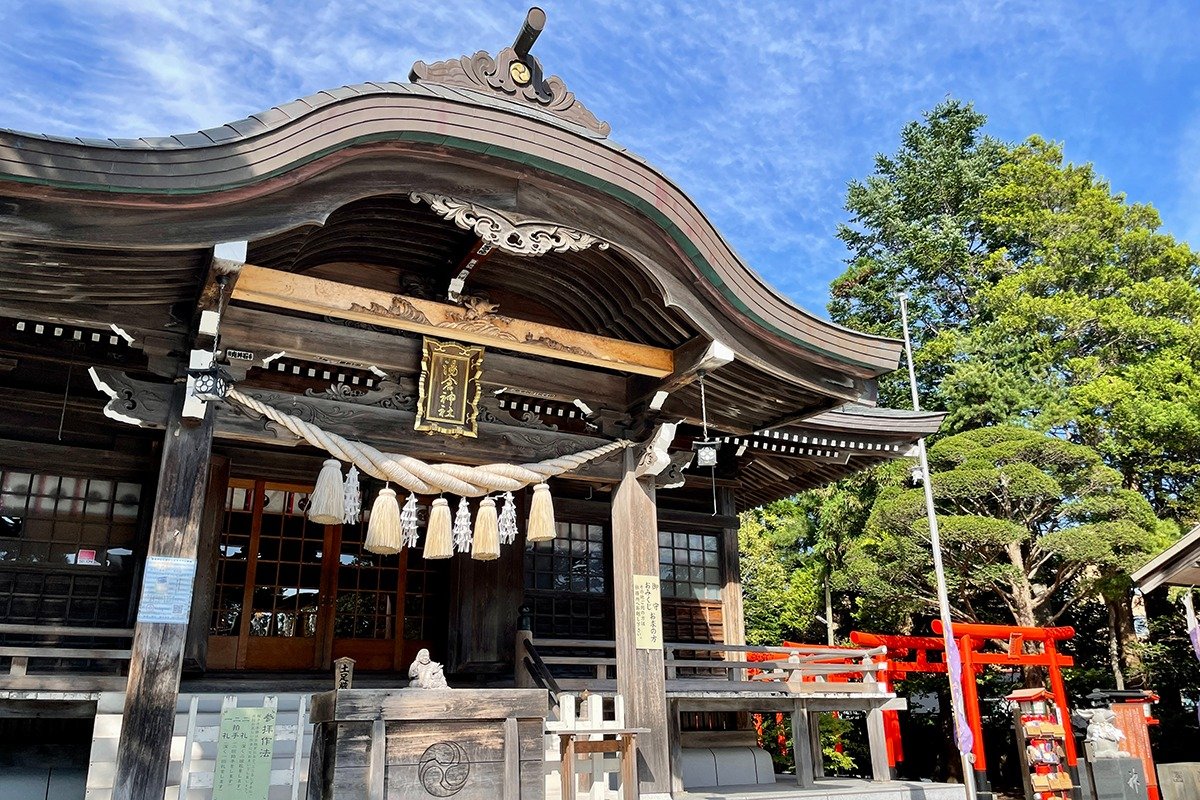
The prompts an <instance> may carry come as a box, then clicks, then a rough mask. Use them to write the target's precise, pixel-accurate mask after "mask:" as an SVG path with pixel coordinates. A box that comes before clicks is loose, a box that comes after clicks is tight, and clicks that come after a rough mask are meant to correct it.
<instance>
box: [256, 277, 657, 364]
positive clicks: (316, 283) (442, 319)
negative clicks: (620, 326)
mask: <svg viewBox="0 0 1200 800" xmlns="http://www.w3.org/2000/svg"><path fill="white" fill-rule="evenodd" d="M233 296H234V299H236V300H240V301H243V302H247V303H259V304H262V305H267V306H273V307H276V308H288V309H292V310H293V311H303V312H306V313H309V314H322V315H328V316H333V317H337V318H339V319H348V320H354V321H356V322H365V323H368V324H371V325H378V326H382V327H387V328H396V329H397V330H405V331H412V332H414V333H420V334H425V335H429V336H441V337H446V338H452V339H455V340H458V341H462V342H470V343H471V344H481V345H485V346H487V347H494V348H499V349H501V350H509V351H512V352H517V353H528V354H531V355H539V356H545V357H548V358H553V359H556V360H558V361H569V362H574V363H576V364H589V365H591V366H597V367H607V368H609V369H614V370H619V371H622V372H629V373H634V374H641V375H652V376H655V377H662V376H664V375H670V374H671V372H672V371H674V369H675V365H674V356H673V353H672V351H670V350H667V349H664V348H661V347H651V346H650V345H644V344H638V343H636V342H626V341H621V340H619V339H610V338H608V337H604V336H596V335H593V334H589V333H583V332H580V331H573V330H569V329H567V328H559V327H556V326H553V325H541V324H539V323H535V322H527V321H525V320H519V319H512V318H510V317H504V316H501V315H499V314H496V313H495V312H494V309H492V308H488V307H484V306H478V305H477V306H473V307H471V306H468V307H466V308H464V307H461V306H454V305H448V304H446V303H437V302H434V301H432V300H422V299H420V298H416V297H405V296H404V295H399V294H391V293H389V292H381V291H379V290H376V289H364V288H361V287H358V286H350V285H348V284H344V283H335V282H334V281H327V280H322V279H320V278H311V277H308V276H306V275H296V274H294V273H290V272H281V271H279V270H273V269H266V268H264V267H256V266H251V265H250V264H247V265H245V266H243V267H242V270H241V277H240V279H239V280H238V285H237V287H236V288H235V290H234V294H233Z"/></svg>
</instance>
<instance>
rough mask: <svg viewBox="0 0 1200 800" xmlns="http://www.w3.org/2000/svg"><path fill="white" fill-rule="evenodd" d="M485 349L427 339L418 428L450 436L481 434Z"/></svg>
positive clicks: (418, 405) (421, 380) (423, 356)
mask: <svg viewBox="0 0 1200 800" xmlns="http://www.w3.org/2000/svg"><path fill="white" fill-rule="evenodd" d="M482 374H483V348H482V347H468V346H466V345H462V344H459V343H458V342H441V341H438V340H437V339H431V338H429V337H428V336H426V337H425V338H424V346H423V348H422V351H421V379H420V383H419V385H418V397H417V419H416V424H415V428H416V429H417V430H418V431H426V432H427V433H442V434H445V435H447V436H470V437H472V438H474V437H475V436H477V435H478V432H479V396H480V394H481V392H482V391H483V384H482V383H481V381H480V379H481V377H482Z"/></svg>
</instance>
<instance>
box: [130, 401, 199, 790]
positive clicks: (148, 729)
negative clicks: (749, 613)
mask: <svg viewBox="0 0 1200 800" xmlns="http://www.w3.org/2000/svg"><path fill="white" fill-rule="evenodd" d="M185 391H186V388H185V387H184V385H183V384H179V385H177V386H176V388H175V395H174V400H173V402H172V404H171V412H170V416H169V418H168V422H167V429H166V433H165V434H164V437H163V450H162V463H161V466H160V467H159V473H158V494H157V496H156V498H155V501H154V519H153V522H152V524H151V527H150V545H149V548H148V551H147V556H148V557H155V556H164V557H169V558H178V559H190V560H191V561H192V562H193V567H194V564H195V561H196V555H197V553H196V551H197V545H198V542H199V539H200V525H201V519H202V517H203V513H204V499H205V492H206V488H207V486H206V485H207V483H208V481H207V478H208V461H209V455H210V452H211V449H212V432H213V409H212V403H209V404H208V406H209V407H208V409H207V413H206V414H205V415H204V419H203V420H201V421H200V422H199V424H195V425H184V424H182V422H181V416H180V415H181V412H182V410H183V401H184V393H185ZM146 572H147V577H148V578H149V577H152V576H151V575H150V570H149V569H148V570H146ZM192 578H193V580H194V573H193V576H192ZM148 583H149V581H144V582H143V587H142V598H141V601H140V604H139V608H138V622H137V625H136V626H135V628H134V634H133V653H132V656H131V658H130V660H129V683H128V686H127V689H126V694H125V712H124V716H123V717H122V720H121V739H120V744H119V746H118V749H117V768H116V775H115V777H114V782H113V798H114V799H115V800H162V796H163V791H164V790H165V788H166V783H167V766H168V763H169V761H170V756H171V734H172V730H173V728H174V726H175V703H176V701H177V699H178V694H179V674H180V671H181V668H182V665H183V651H184V645H185V643H186V638H187V618H186V617H187V613H186V611H185V613H184V614H183V615H182V616H183V617H184V618H183V619H181V620H179V621H177V622H143V621H142V617H143V616H144V614H143V611H144V610H145V609H146V608H147V602H146V597H147V592H148V591H154V587H153V586H147V584H148Z"/></svg>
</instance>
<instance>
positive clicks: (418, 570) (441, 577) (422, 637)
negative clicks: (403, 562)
mask: <svg viewBox="0 0 1200 800" xmlns="http://www.w3.org/2000/svg"><path fill="white" fill-rule="evenodd" d="M424 544H425V542H424V538H422V540H421V544H420V545H419V546H417V547H415V548H412V549H410V550H409V551H408V573H407V575H406V576H405V583H404V638H405V639H407V640H409V641H438V640H441V639H443V638H444V637H445V635H446V617H447V614H448V613H449V608H448V602H447V600H448V598H449V596H450V591H449V584H450V581H449V577H448V575H449V566H450V562H449V561H448V560H434V561H426V560H425V548H424Z"/></svg>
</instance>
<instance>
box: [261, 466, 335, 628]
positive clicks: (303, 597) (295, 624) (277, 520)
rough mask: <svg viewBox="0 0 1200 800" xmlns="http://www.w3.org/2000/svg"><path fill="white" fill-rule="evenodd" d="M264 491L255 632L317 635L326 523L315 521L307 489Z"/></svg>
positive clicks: (271, 489) (269, 489) (272, 489)
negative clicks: (306, 512)
mask: <svg viewBox="0 0 1200 800" xmlns="http://www.w3.org/2000/svg"><path fill="white" fill-rule="evenodd" d="M267 487H268V488H267V490H266V491H265V492H263V511H262V518H261V522H260V525H261V529H260V532H259V537H258V560H257V563H256V564H255V567H254V595H253V600H252V605H251V616H250V635H251V636H288V637H292V636H302V637H311V636H316V635H317V612H318V610H319V607H320V606H319V603H320V594H321V562H322V561H323V560H324V555H325V554H324V550H325V526H324V525H318V524H316V523H314V522H310V521H309V520H308V518H307V517H306V516H305V515H304V510H305V509H306V508H307V507H308V494H307V493H306V492H297V491H289V490H286V489H276V488H271V486H270V484H268V485H267Z"/></svg>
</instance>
